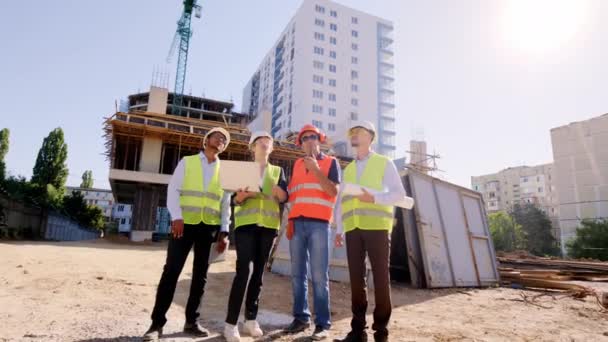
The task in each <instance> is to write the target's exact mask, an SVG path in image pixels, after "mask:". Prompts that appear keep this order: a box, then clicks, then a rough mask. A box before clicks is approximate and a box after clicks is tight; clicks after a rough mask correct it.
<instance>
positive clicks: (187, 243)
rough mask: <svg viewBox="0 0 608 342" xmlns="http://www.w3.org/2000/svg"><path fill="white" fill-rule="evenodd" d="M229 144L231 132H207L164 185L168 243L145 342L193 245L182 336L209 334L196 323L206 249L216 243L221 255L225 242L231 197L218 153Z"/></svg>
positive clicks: (161, 318) (157, 326)
mask: <svg viewBox="0 0 608 342" xmlns="http://www.w3.org/2000/svg"><path fill="white" fill-rule="evenodd" d="M229 143H230V134H229V133H228V132H227V131H226V130H225V129H223V128H219V127H216V128H213V129H211V130H210V131H209V132H208V133H207V134H206V135H205V137H204V139H203V151H202V152H200V153H199V154H195V155H192V156H187V157H184V158H183V159H182V160H181V161H180V162H179V163H178V164H177V167H176V168H175V171H174V172H173V176H172V177H171V180H170V181H169V185H168V187H167V208H168V209H169V213H170V214H171V219H172V221H171V235H172V239H171V240H170V241H169V246H168V248H167V260H166V263H165V267H164V269H163V274H162V276H161V278H160V282H159V284H158V290H157V292H156V302H155V304H154V309H153V310H152V325H151V326H150V328H149V329H148V331H147V332H146V333H145V335H144V337H143V340H144V341H156V340H158V339H159V338H160V337H161V335H162V331H163V326H164V325H165V323H166V322H167V319H166V318H165V314H166V313H167V310H169V306H170V305H171V302H172V301H173V295H174V294H175V287H176V285H177V279H178V278H179V275H180V273H181V271H182V268H183V267H184V263H185V262H186V258H187V257H188V254H189V253H190V250H191V249H192V248H193V247H194V262H193V265H192V284H191V285H190V295H189V297H188V303H187V304H186V324H185V325H184V332H185V333H187V334H190V335H194V336H196V337H206V336H208V335H209V332H208V331H207V330H206V329H204V328H203V327H201V326H200V325H199V324H198V323H197V318H198V316H199V313H198V307H199V304H200V302H201V299H202V296H203V293H204V291H205V283H206V282H207V269H208V267H209V254H210V251H211V245H212V243H214V242H217V249H218V252H223V251H224V249H225V248H226V244H227V241H228V229H229V228H228V227H229V225H230V194H229V193H225V192H224V190H223V189H222V188H221V186H220V181H219V166H220V160H219V158H218V154H220V153H221V152H222V151H224V150H225V149H226V147H227V146H228V144H229Z"/></svg>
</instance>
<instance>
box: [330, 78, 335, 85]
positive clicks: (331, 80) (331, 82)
mask: <svg viewBox="0 0 608 342" xmlns="http://www.w3.org/2000/svg"><path fill="white" fill-rule="evenodd" d="M329 86H330V87H335V86H336V80H335V79H333V78H330V79H329Z"/></svg>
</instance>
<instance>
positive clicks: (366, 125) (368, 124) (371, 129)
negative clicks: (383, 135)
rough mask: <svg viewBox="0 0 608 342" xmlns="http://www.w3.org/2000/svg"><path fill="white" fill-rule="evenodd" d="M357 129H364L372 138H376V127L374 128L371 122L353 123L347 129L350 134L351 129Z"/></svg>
mask: <svg viewBox="0 0 608 342" xmlns="http://www.w3.org/2000/svg"><path fill="white" fill-rule="evenodd" d="M357 127H361V128H365V129H366V130H367V131H368V132H370V133H371V134H372V135H373V136H374V137H375V136H376V127H374V124H373V123H371V122H369V121H355V122H353V124H352V125H351V126H350V128H349V129H348V131H349V132H350V131H351V130H353V129H355V128H357Z"/></svg>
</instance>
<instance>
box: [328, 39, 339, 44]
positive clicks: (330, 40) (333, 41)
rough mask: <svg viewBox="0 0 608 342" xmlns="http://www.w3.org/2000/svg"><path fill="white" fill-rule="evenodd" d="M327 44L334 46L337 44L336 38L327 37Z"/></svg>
mask: <svg viewBox="0 0 608 342" xmlns="http://www.w3.org/2000/svg"><path fill="white" fill-rule="evenodd" d="M329 43H330V44H333V45H336V44H338V40H337V39H336V37H329Z"/></svg>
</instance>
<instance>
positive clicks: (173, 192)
mask: <svg viewBox="0 0 608 342" xmlns="http://www.w3.org/2000/svg"><path fill="white" fill-rule="evenodd" d="M199 157H200V158H201V165H202V166H203V189H207V186H208V185H209V182H210V181H211V177H213V174H214V173H215V163H216V162H217V161H218V160H219V158H216V161H214V162H213V163H209V162H208V161H207V156H205V154H204V153H203V152H200V153H199ZM185 167H186V166H185V162H184V159H183V158H182V160H180V161H179V163H178V164H177V166H176V167H175V171H173V175H172V176H171V180H170V181H169V185H168V186H167V209H168V210H169V214H171V219H172V220H181V219H182V207H181V206H180V205H179V190H180V189H181V188H182V184H183V182H184V168H185ZM230 196H231V193H230V192H228V191H224V196H223V197H222V202H221V203H220V212H221V223H220V231H221V232H228V231H229V227H230Z"/></svg>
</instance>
